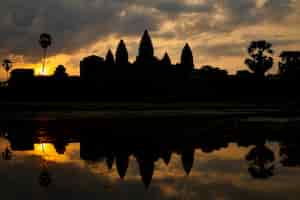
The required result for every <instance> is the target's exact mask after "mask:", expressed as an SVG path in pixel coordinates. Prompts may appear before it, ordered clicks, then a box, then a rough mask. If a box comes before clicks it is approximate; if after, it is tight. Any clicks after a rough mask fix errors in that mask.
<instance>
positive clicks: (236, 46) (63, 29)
mask: <svg viewBox="0 0 300 200" xmlns="http://www.w3.org/2000/svg"><path fill="white" fill-rule="evenodd" d="M299 21H300V1H299V0H242V1H237V0H151V1H149V0H43V1H40V0H26V1H24V0H2V1H1V7H0V60H3V59H5V58H9V59H11V60H12V61H13V63H14V67H15V68H34V69H35V72H36V73H37V74H39V73H40V72H41V65H42V64H41V57H42V49H41V48H40V46H39V43H38V39H39V35H40V34H41V33H44V32H46V33H49V34H51V35H52V37H53V44H52V46H51V47H50V48H49V59H48V60H47V68H46V70H47V73H48V74H51V73H53V71H54V69H55V67H56V66H57V65H59V64H63V65H65V67H66V68H67V72H68V73H69V74H72V75H77V74H79V63H80V60H82V59H83V58H84V57H86V56H89V55H97V56H101V57H104V56H105V54H106V52H107V51H108V49H112V50H113V51H115V49H116V46H117V44H118V42H119V40H120V39H124V40H125V42H126V45H127V48H128V50H129V55H130V59H131V61H132V60H134V59H135V57H136V55H137V51H138V45H139V42H140V37H141V34H142V33H143V31H144V30H145V29H148V30H149V32H150V34H151V36H152V40H153V44H154V47H155V55H156V56H157V57H158V58H161V57H162V56H163V54H164V53H165V52H166V51H167V52H168V53H169V55H170V57H171V59H172V63H174V64H175V63H177V62H179V59H180V54H181V50H182V48H183V46H184V44H185V43H186V42H188V43H189V44H190V46H191V48H192V50H193V53H194V59H195V64H196V67H197V68H200V67H201V66H203V65H213V66H217V67H220V68H223V69H226V70H228V71H229V72H230V73H235V72H236V71H237V70H244V69H246V66H245V64H244V60H245V58H246V56H247V51H246V49H247V46H248V45H249V43H250V42H251V41H253V40H261V39H264V40H267V41H269V42H271V43H272V44H273V47H274V50H275V54H274V57H275V60H276V62H278V55H279V54H280V53H281V52H282V51H283V50H300V37H299V31H300V25H299ZM276 67H277V63H276V64H275V66H274V68H273V72H276V71H277V69H276ZM4 77H5V73H4V70H2V69H1V70H0V79H4Z"/></svg>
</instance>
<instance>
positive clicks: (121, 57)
mask: <svg viewBox="0 0 300 200" xmlns="http://www.w3.org/2000/svg"><path fill="white" fill-rule="evenodd" d="M116 64H117V66H122V65H125V66H126V65H128V51H127V48H126V45H125V42H124V41H123V40H121V41H120V43H119V45H118V47H117V51H116Z"/></svg>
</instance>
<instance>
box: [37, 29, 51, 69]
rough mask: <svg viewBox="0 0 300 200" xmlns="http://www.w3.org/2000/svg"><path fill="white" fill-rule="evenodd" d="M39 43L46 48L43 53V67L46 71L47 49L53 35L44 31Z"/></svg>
mask: <svg viewBox="0 0 300 200" xmlns="http://www.w3.org/2000/svg"><path fill="white" fill-rule="evenodd" d="M39 43H40V45H41V47H42V48H43V50H44V55H43V67H42V73H44V72H45V65H46V58H47V49H48V47H49V46H50V45H51V44H52V37H51V35H50V34H48V33H43V34H41V35H40V39H39Z"/></svg>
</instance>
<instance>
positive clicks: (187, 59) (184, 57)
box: [181, 43, 194, 69]
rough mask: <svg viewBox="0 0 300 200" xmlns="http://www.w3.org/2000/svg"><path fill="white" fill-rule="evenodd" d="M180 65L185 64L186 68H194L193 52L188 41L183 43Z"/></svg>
mask: <svg viewBox="0 0 300 200" xmlns="http://www.w3.org/2000/svg"><path fill="white" fill-rule="evenodd" d="M181 65H183V66H185V68H186V69H193V68H194V58H193V52H192V50H191V48H190V46H189V44H188V43H186V44H185V46H184V48H183V50H182V54H181Z"/></svg>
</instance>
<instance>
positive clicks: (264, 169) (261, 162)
mask: <svg viewBox="0 0 300 200" xmlns="http://www.w3.org/2000/svg"><path fill="white" fill-rule="evenodd" d="M274 159H275V158H274V153H273V152H272V151H271V150H270V149H268V148H267V147H266V146H265V145H264V144H263V143H260V144H258V145H256V147H254V148H253V149H252V150H250V152H249V153H248V154H247V155H246V160H247V161H249V168H248V171H249V173H250V174H251V176H252V177H253V178H260V179H266V178H269V177H271V176H273V171H274V165H273V161H274Z"/></svg>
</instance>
